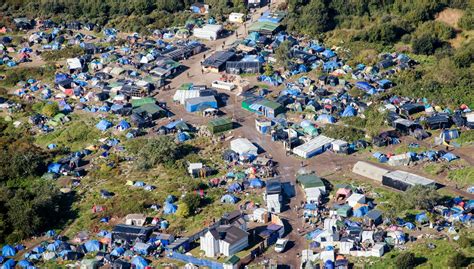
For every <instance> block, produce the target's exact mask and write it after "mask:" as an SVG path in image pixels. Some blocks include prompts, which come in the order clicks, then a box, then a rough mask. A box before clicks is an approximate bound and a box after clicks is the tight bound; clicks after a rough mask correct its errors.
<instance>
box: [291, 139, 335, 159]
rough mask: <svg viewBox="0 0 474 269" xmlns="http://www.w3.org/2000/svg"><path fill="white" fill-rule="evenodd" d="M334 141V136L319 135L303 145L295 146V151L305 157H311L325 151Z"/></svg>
mask: <svg viewBox="0 0 474 269" xmlns="http://www.w3.org/2000/svg"><path fill="white" fill-rule="evenodd" d="M333 141H334V139H332V138H329V137H326V136H324V135H319V136H317V137H315V138H313V139H311V140H310V141H308V142H306V143H304V144H303V145H300V146H298V147H296V148H294V149H293V153H294V154H296V155H298V156H300V157H303V158H310V157H312V156H314V155H316V154H320V153H323V152H324V151H325V150H326V149H327V148H329V147H330V146H331V142H333Z"/></svg>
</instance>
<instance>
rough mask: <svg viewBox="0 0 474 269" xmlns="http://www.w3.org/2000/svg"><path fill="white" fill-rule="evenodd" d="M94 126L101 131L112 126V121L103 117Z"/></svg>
mask: <svg viewBox="0 0 474 269" xmlns="http://www.w3.org/2000/svg"><path fill="white" fill-rule="evenodd" d="M95 127H96V128H97V129H99V130H101V131H106V130H107V129H109V128H110V127H112V123H111V122H110V121H108V120H104V119H103V120H100V121H99V123H97V124H96V126H95Z"/></svg>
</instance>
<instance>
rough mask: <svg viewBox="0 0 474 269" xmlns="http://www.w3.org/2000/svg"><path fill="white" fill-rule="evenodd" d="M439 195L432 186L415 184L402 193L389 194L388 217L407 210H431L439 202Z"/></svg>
mask: <svg viewBox="0 0 474 269" xmlns="http://www.w3.org/2000/svg"><path fill="white" fill-rule="evenodd" d="M440 199H441V196H440V195H439V193H438V192H437V191H436V189H435V188H433V187H425V186H421V185H416V186H413V187H411V188H410V189H408V190H407V191H405V192H404V193H403V194H401V193H396V194H395V195H393V196H391V197H390V199H389V201H388V203H387V204H386V205H385V206H386V207H387V212H388V215H390V217H396V216H398V215H401V214H402V213H404V212H406V211H409V210H431V209H432V208H433V207H434V206H435V205H437V204H438V203H439V201H440Z"/></svg>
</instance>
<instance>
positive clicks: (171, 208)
mask: <svg viewBox="0 0 474 269" xmlns="http://www.w3.org/2000/svg"><path fill="white" fill-rule="evenodd" d="M177 209H178V208H177V206H176V205H174V204H172V203H168V202H166V203H165V205H164V206H163V213H164V214H165V215H170V214H174V213H176V210H177Z"/></svg>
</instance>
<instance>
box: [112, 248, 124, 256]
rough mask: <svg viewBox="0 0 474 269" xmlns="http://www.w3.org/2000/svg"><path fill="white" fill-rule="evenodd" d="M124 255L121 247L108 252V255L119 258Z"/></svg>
mask: <svg viewBox="0 0 474 269" xmlns="http://www.w3.org/2000/svg"><path fill="white" fill-rule="evenodd" d="M124 253H125V249H124V248H123V247H116V248H115V249H114V250H112V252H110V255H112V256H116V257H120V256H122V255H123V254H124Z"/></svg>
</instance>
